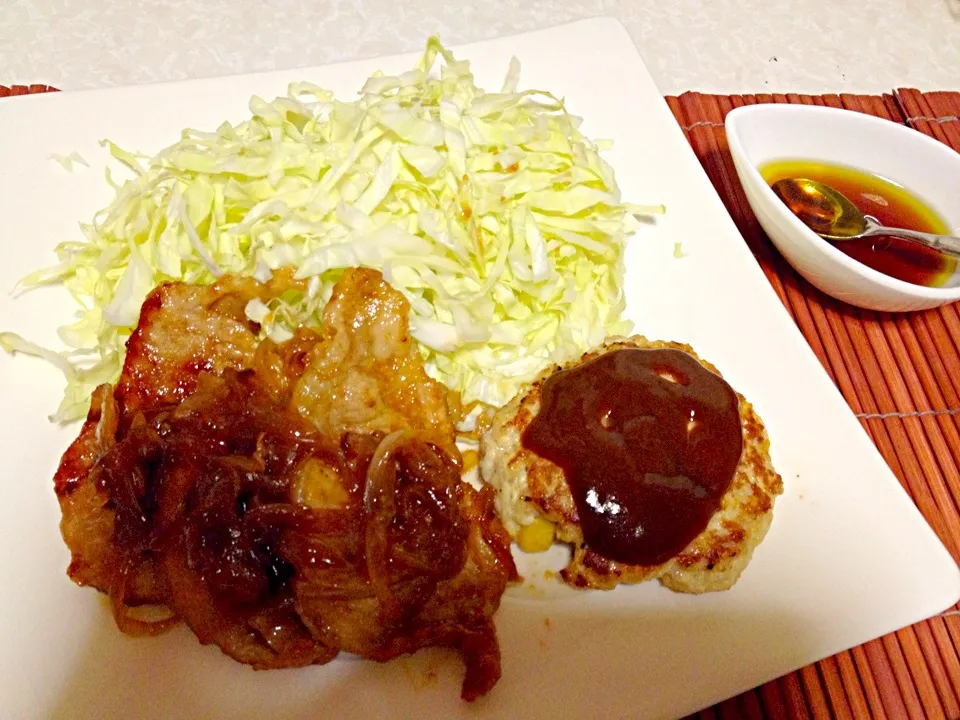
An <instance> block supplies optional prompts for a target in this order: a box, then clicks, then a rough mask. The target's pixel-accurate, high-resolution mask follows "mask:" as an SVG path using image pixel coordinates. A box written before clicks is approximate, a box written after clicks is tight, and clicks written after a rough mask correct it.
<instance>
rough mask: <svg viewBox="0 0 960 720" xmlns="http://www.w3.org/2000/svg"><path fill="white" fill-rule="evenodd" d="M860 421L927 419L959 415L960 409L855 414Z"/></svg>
mask: <svg viewBox="0 0 960 720" xmlns="http://www.w3.org/2000/svg"><path fill="white" fill-rule="evenodd" d="M855 415H856V416H857V417H858V418H860V419H861V420H886V419H887V418H899V419H901V420H902V419H903V418H915V417H928V416H931V415H960V408H948V409H946V410H911V411H908V412H885V413H855Z"/></svg>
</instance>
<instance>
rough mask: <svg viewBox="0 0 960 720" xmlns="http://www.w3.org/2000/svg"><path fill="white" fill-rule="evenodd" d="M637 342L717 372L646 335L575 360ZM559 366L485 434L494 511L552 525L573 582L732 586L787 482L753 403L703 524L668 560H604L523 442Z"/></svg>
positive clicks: (510, 524)
mask: <svg viewBox="0 0 960 720" xmlns="http://www.w3.org/2000/svg"><path fill="white" fill-rule="evenodd" d="M632 347H638V348H673V349H676V350H681V351H683V352H686V353H688V354H689V355H691V356H692V357H693V358H694V359H696V360H697V361H698V362H700V363H701V364H702V365H703V366H704V367H705V368H707V369H708V370H710V371H712V372H715V373H717V374H719V372H718V371H717V370H716V368H715V367H714V366H713V365H711V364H710V363H708V362H706V361H704V360H702V359H700V358H699V357H698V356H697V355H696V353H694V351H693V349H692V348H690V347H689V346H688V345H682V344H680V343H672V342H659V341H650V340H647V339H646V338H643V337H641V336H634V337H631V338H625V339H620V340H611V341H609V342H608V343H607V344H606V345H604V347H603V348H601V349H599V350H597V351H593V352H590V353H587V354H585V355H584V356H583V357H582V358H581V359H580V360H579V361H578V362H585V361H587V360H590V359H592V358H595V357H597V356H598V355H599V354H601V353H604V352H609V351H611V350H616V349H619V348H632ZM555 369H556V368H550V369H549V370H547V371H546V372H545V373H544V374H543V375H542V376H541V377H540V378H539V379H538V380H537V381H536V382H534V383H533V385H532V386H531V387H530V389H529V390H528V391H527V392H526V393H524V394H522V395H520V396H518V397H516V398H515V399H514V400H513V401H511V402H510V403H509V404H508V405H506V406H504V407H503V408H501V409H500V410H499V411H498V412H497V414H496V416H495V417H494V419H493V423H492V426H491V428H490V430H489V431H488V432H487V433H486V434H485V435H484V437H483V439H482V445H481V453H482V460H481V473H482V475H483V478H484V480H486V481H487V482H488V483H490V484H491V485H492V486H493V487H495V488H497V492H498V494H497V509H498V511H499V514H500V517H501V518H502V519H503V521H504V524H505V525H506V527H507V529H508V530H509V531H510V532H511V533H512V534H513V535H515V536H516V535H517V534H518V533H519V532H520V529H521V528H522V527H523V526H526V525H530V524H531V523H533V522H534V521H535V520H537V519H538V518H540V519H545V520H547V521H549V522H550V523H552V524H554V525H555V532H556V538H557V539H558V541H560V542H563V543H567V544H570V545H571V546H572V547H573V556H572V558H571V560H570V563H569V564H568V565H567V567H566V568H564V570H563V571H562V572H561V577H562V578H563V580H564V581H565V582H566V583H568V584H570V585H573V586H575V587H582V588H602V589H611V588H614V587H616V586H617V585H618V584H620V583H638V582H643V581H645V580H653V579H658V580H659V581H660V582H661V583H662V584H663V585H664V586H666V587H668V588H670V589H672V590H676V591H680V592H690V593H701V592H710V591H716V590H726V589H728V588H730V587H732V586H733V585H734V583H736V581H737V580H738V579H739V577H740V574H741V573H742V572H743V570H744V569H745V568H746V566H747V564H748V563H749V562H750V558H751V556H752V555H753V551H754V550H755V549H756V547H757V546H758V545H759V544H760V542H761V541H762V540H763V538H764V536H765V535H766V533H767V530H768V529H769V527H770V522H771V520H772V518H773V503H774V500H775V499H776V497H777V496H778V495H780V494H781V493H782V492H783V482H782V480H781V478H780V475H778V474H777V472H776V470H774V468H773V465H772V463H771V460H770V443H769V440H768V438H767V433H766V429H765V428H764V426H763V423H762V422H761V421H760V418H759V417H758V416H757V414H756V412H755V411H754V409H753V406H752V405H751V404H750V403H749V402H747V400H746V399H745V398H744V397H743V396H739V399H740V422H741V428H742V431H743V453H742V455H741V457H740V463H739V465H738V466H737V468H736V472H735V475H734V477H733V481H732V482H731V484H730V487H729V488H728V489H727V491H726V493H725V494H724V495H723V497H722V499H721V502H720V507H719V509H718V510H717V511H716V512H715V513H714V514H713V516H712V517H711V518H710V520H709V522H708V523H707V526H706V528H705V529H704V530H703V531H702V532H701V533H699V534H698V535H697V536H696V537H695V538H694V539H693V540H692V541H691V542H690V543H689V544H688V545H687V546H686V547H685V548H684V549H683V550H682V551H681V552H680V553H678V554H677V555H675V556H674V557H672V558H671V559H669V560H667V561H666V562H663V563H661V564H659V565H652V566H640V565H628V564H626V563H622V562H615V561H612V560H609V559H607V558H604V557H602V556H601V555H599V554H597V553H596V552H594V551H593V550H592V549H590V548H589V547H588V546H586V545H585V543H584V538H583V532H582V530H581V528H580V518H579V517H578V514H577V508H576V504H575V503H574V500H573V497H572V495H571V493H570V489H569V487H568V485H567V482H566V479H565V477H564V474H563V471H562V470H561V469H560V468H559V467H558V466H557V465H555V464H553V463H552V462H550V461H549V460H546V459H544V458H541V457H539V456H537V455H536V454H534V453H533V452H531V451H530V450H528V449H527V448H525V447H524V446H523V445H522V441H521V436H522V434H523V431H524V430H525V429H526V428H527V427H528V426H529V424H530V422H531V421H532V419H533V418H534V417H535V416H536V414H537V413H538V412H539V410H540V403H541V396H540V392H541V390H540V388H541V384H542V382H543V380H544V379H545V378H546V377H547V376H549V374H550V373H551V372H553V371H554V370H555Z"/></svg>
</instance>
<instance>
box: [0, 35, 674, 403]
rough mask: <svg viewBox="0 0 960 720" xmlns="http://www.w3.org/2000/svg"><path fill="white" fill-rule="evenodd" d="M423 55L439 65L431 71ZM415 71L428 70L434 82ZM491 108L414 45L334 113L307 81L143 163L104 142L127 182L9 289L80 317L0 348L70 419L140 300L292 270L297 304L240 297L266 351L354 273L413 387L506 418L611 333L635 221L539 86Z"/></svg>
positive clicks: (514, 74) (117, 361)
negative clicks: (369, 289)
mask: <svg viewBox="0 0 960 720" xmlns="http://www.w3.org/2000/svg"><path fill="white" fill-rule="evenodd" d="M440 59H442V60H443V61H445V62H443V63H440V62H438V60H440ZM435 65H439V66H440V67H439V68H437V67H435ZM518 79H519V63H517V61H516V60H515V59H514V60H513V61H512V62H511V63H510V67H509V69H508V72H507V77H506V80H505V82H504V85H503V88H502V90H501V91H500V92H496V93H487V92H484V91H483V90H481V89H480V88H478V87H477V86H476V84H475V83H474V79H473V75H472V74H471V72H470V67H469V64H468V63H467V62H466V61H463V60H458V59H456V58H455V57H454V56H453V55H452V54H451V53H450V52H449V51H448V50H447V49H446V48H444V46H443V45H442V44H441V43H440V41H439V40H438V39H437V38H431V39H430V40H429V41H428V42H427V45H426V49H425V52H424V54H423V56H422V57H421V59H420V61H419V62H418V63H417V64H416V66H415V67H414V68H412V69H411V70H409V71H408V72H405V73H403V74H401V75H398V76H387V75H383V74H380V73H377V74H375V75H374V76H373V77H371V78H369V79H368V80H367V82H366V84H365V85H364V87H363V88H362V90H361V91H360V96H359V98H358V99H357V100H355V101H353V102H349V103H345V102H340V101H337V100H335V99H334V97H333V95H332V94H331V93H330V92H328V91H325V90H323V89H320V88H318V87H316V86H314V85H311V84H308V83H294V84H293V85H291V86H290V88H289V92H288V95H287V96H286V97H281V98H278V99H276V100H274V101H273V102H265V101H264V100H262V99H260V98H257V97H254V98H253V99H252V100H251V101H250V111H251V114H252V117H251V118H250V119H248V120H246V121H244V122H241V123H240V124H238V125H231V124H229V123H224V124H223V125H221V126H220V127H219V128H217V129H216V131H214V132H201V131H198V130H185V131H184V132H183V134H182V137H181V139H180V141H179V142H177V143H176V144H174V145H172V146H170V147H168V148H166V149H165V150H163V151H161V152H160V153H159V154H158V155H157V156H156V157H154V158H148V157H146V156H143V155H138V154H135V153H130V152H126V151H124V150H122V149H120V148H118V147H116V146H115V145H113V144H112V143H109V142H107V141H104V143H103V144H104V145H105V146H106V147H107V148H108V149H109V152H110V154H111V155H112V156H113V158H115V159H116V160H117V161H119V162H120V163H122V164H123V165H125V166H126V168H127V169H129V170H130V171H132V173H133V177H132V178H131V179H128V180H126V181H125V182H123V183H122V184H118V183H116V182H114V180H113V178H112V176H111V173H110V171H109V170H108V173H107V180H108V181H109V182H110V183H111V184H112V185H113V186H114V187H115V188H116V196H115V198H114V200H113V202H111V204H110V205H109V206H108V207H106V208H105V209H103V210H101V211H100V212H99V213H97V214H96V216H95V217H94V219H93V222H92V223H91V224H89V225H81V230H82V232H83V236H84V238H85V239H84V240H83V241H71V242H65V243H62V244H61V245H59V246H58V247H57V249H56V252H57V255H58V258H59V263H58V264H57V265H55V266H54V267H52V268H48V269H45V270H41V271H38V272H37V273H34V274H32V275H30V276H28V277H27V278H25V279H24V280H23V281H22V285H23V286H25V287H31V286H37V285H46V284H53V283H62V284H64V285H65V286H66V287H67V288H68V289H69V291H70V292H71V293H72V294H73V296H74V297H75V298H76V299H77V301H78V302H79V303H80V305H81V309H80V310H79V311H78V312H77V318H76V321H75V322H74V323H72V324H70V325H67V326H65V327H63V328H61V329H60V338H61V340H62V341H63V342H64V343H65V344H66V345H67V346H68V347H70V348H72V350H70V351H67V352H63V353H56V354H54V353H51V352H50V351H48V350H44V349H43V348H39V347H37V346H36V345H34V344H32V343H29V342H27V341H25V340H23V339H22V338H19V337H18V336H15V335H13V334H10V333H5V334H3V335H2V336H0V346H2V347H4V348H5V349H6V350H8V351H10V352H23V353H27V354H32V355H37V356H40V357H45V358H46V359H48V360H50V361H52V362H54V363H55V364H57V365H58V366H59V367H60V368H61V369H62V370H64V372H65V374H66V376H67V385H68V387H67V391H66V394H65V398H64V400H63V403H62V404H61V406H60V408H59V410H58V412H57V413H56V415H55V416H54V419H56V420H59V421H68V420H72V419H75V418H77V417H80V416H82V415H83V414H84V413H85V412H86V408H87V404H88V400H89V396H90V393H91V391H92V390H93V388H94V387H95V386H96V384H99V383H101V382H112V381H115V380H116V379H117V377H118V375H119V372H120V369H121V365H122V361H123V357H124V343H125V341H126V339H127V338H128V337H129V336H130V333H131V332H132V330H133V328H134V327H135V325H136V322H137V318H138V315H139V311H140V306H141V304H142V302H143V300H144V298H145V297H146V295H147V294H148V293H149V292H150V290H151V289H152V288H154V287H155V286H156V285H157V284H159V283H161V282H165V281H171V280H183V281H186V282H190V283H209V282H212V281H214V280H215V279H216V278H217V277H219V276H220V275H223V274H225V273H240V274H244V275H250V276H254V277H256V278H258V279H260V280H266V279H268V278H269V277H270V275H271V273H272V272H273V271H274V270H276V269H277V268H280V267H283V266H290V265H292V266H295V267H296V268H297V271H296V275H297V277H298V278H303V279H309V283H308V287H309V290H308V291H307V292H305V293H302V294H290V295H287V296H284V297H283V298H278V299H275V300H272V301H271V302H270V303H268V304H264V303H261V302H259V301H254V302H252V303H250V305H249V306H248V307H247V314H248V315H249V317H250V318H251V319H253V320H255V321H256V322H258V323H261V326H262V328H263V333H264V335H265V336H268V337H270V338H272V339H274V340H276V341H278V342H282V341H283V340H286V339H288V338H289V337H291V336H292V333H293V330H294V329H295V328H296V327H297V326H300V325H317V324H318V323H319V322H320V317H319V314H320V311H321V310H322V308H323V305H324V304H325V302H326V300H327V299H328V298H329V296H330V290H331V287H332V285H333V283H334V282H335V281H336V280H337V279H338V277H339V276H340V274H341V273H342V271H343V269H344V268H347V267H350V266H357V265H360V266H367V267H373V268H377V269H380V270H382V271H383V273H384V276H385V278H386V279H387V281H388V282H390V283H391V284H392V285H393V286H394V287H396V288H397V289H398V290H400V291H401V292H402V293H403V294H404V295H405V296H406V297H407V299H408V300H409V301H410V304H411V316H410V321H411V331H412V334H413V336H414V337H415V338H416V339H417V340H418V341H419V343H420V349H421V352H422V354H423V357H424V360H425V362H426V366H427V370H428V372H429V373H430V374H431V375H432V376H433V377H435V378H437V379H439V380H441V381H442V382H444V383H445V384H446V385H448V386H449V387H451V388H454V389H456V390H459V391H460V392H461V394H462V397H463V402H465V403H470V402H472V401H474V400H479V401H482V402H484V403H487V404H490V405H501V404H503V403H505V402H506V401H508V400H509V399H510V398H511V397H512V396H513V395H514V394H515V392H516V391H517V390H518V388H519V387H520V386H521V384H522V383H524V382H527V381H529V380H531V379H532V378H533V377H534V376H535V375H536V374H537V373H538V372H539V371H540V370H542V368H543V367H545V366H546V365H547V364H549V363H551V362H558V361H561V360H565V359H568V358H570V357H571V356H573V355H575V354H577V353H579V352H582V351H584V350H586V349H587V348H589V347H591V346H594V345H597V344H599V343H600V342H601V341H602V340H603V339H604V337H605V336H607V335H608V334H626V333H628V332H629V330H630V325H629V323H627V322H626V321H624V320H622V319H621V314H622V311H623V309H624V295H623V291H622V279H623V250H624V245H625V242H626V238H627V236H628V235H629V234H630V233H632V232H633V230H634V229H635V228H636V220H635V218H634V215H635V214H649V213H655V212H662V210H663V208H662V206H661V207H641V206H635V205H631V204H629V203H625V202H622V201H621V198H620V192H619V190H618V188H617V185H616V182H615V179H614V173H613V170H612V169H611V167H610V166H609V165H608V164H607V163H606V162H605V161H604V160H603V159H602V158H601V157H600V155H599V148H600V147H604V145H602V144H600V143H594V142H591V141H590V140H589V139H588V138H586V137H585V136H583V135H582V134H581V133H580V131H579V130H578V127H579V125H580V119H579V118H577V117H574V116H572V115H569V114H568V113H567V112H566V109H565V108H564V104H563V102H562V100H560V99H558V98H557V97H555V96H554V95H552V94H550V93H549V92H546V91H542V90H525V91H522V92H521V91H518V90H517V83H518Z"/></svg>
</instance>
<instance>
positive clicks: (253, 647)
mask: <svg viewBox="0 0 960 720" xmlns="http://www.w3.org/2000/svg"><path fill="white" fill-rule="evenodd" d="M295 284H296V283H295V281H293V280H291V278H290V276H289V275H286V274H283V273H278V274H277V275H276V276H275V277H274V279H273V280H271V281H270V283H267V284H260V283H258V282H256V281H254V280H251V279H241V278H236V277H226V278H223V279H221V280H220V281H219V282H217V283H216V284H214V285H211V286H206V287H197V286H190V285H185V284H180V283H175V284H169V285H164V286H161V287H160V288H158V289H157V290H155V291H154V292H153V293H152V294H151V295H150V296H149V297H148V298H147V300H146V302H145V303H144V305H143V309H142V311H141V315H140V321H139V325H138V326H137V329H136V331H135V332H134V334H133V335H132V337H131V338H130V341H129V344H128V355H127V357H126V361H125V364H124V368H123V372H122V375H121V377H120V379H119V382H118V383H117V385H116V387H111V386H108V385H104V386H101V387H100V388H98V389H97V391H96V392H95V394H94V397H93V402H92V406H91V410H90V413H89V416H88V418H87V421H86V423H85V424H84V426H83V428H82V430H81V431H80V435H79V437H78V438H77V439H76V440H75V441H74V443H73V444H72V445H71V446H70V448H69V449H68V450H67V452H66V453H65V455H64V457H63V459H62V461H61V464H60V467H59V469H58V471H57V474H56V478H55V486H56V492H57V495H58V498H59V501H60V506H61V509H62V513H63V519H62V523H61V529H62V532H63V536H64V539H65V541H66V543H67V545H68V546H69V548H70V550H71V552H72V562H71V564H70V568H69V575H70V577H71V578H72V579H73V580H74V581H75V582H77V583H78V584H80V585H91V586H93V587H96V588H97V589H99V590H101V591H103V592H105V593H107V594H109V596H110V599H111V601H112V605H113V610H114V615H115V618H116V621H117V624H118V626H119V627H120V629H121V630H123V631H124V632H127V633H131V634H154V633H157V632H161V631H163V630H165V629H167V628H168V627H170V626H171V625H172V624H174V623H176V622H179V621H183V622H185V623H186V624H187V625H188V626H189V627H190V628H191V629H192V630H193V631H194V632H195V633H196V635H197V637H198V638H199V639H200V641H201V642H202V643H214V644H216V645H218V646H219V647H220V648H221V649H222V650H223V651H224V652H225V653H226V654H227V655H229V656H231V657H233V658H235V659H236V660H239V661H240V662H244V663H249V664H250V665H253V666H254V667H256V668H259V669H266V668H280V667H294V666H302V665H309V664H322V663H326V662H328V661H330V660H331V659H333V658H334V657H335V656H336V655H337V654H338V652H340V651H341V650H342V651H346V652H349V653H355V654H357V655H361V656H363V657H366V658H370V659H373V660H378V661H385V660H389V659H391V658H394V657H396V656H398V655H400V654H402V653H409V652H413V651H416V650H417V649H419V648H422V647H426V646H432V645H438V646H447V647H453V648H457V649H459V651H460V652H461V654H462V656H463V658H464V661H465V663H466V668H467V670H466V677H465V680H464V684H463V691H462V695H463V697H464V698H465V699H467V700H471V699H473V698H475V697H478V696H480V695H483V694H484V693H486V692H487V691H488V690H489V689H490V688H491V687H492V686H493V685H494V683H496V681H497V679H498V678H499V676H500V656H499V649H498V646H497V639H496V634H495V630H494V626H493V620H492V618H493V614H494V613H495V612H496V610H497V608H498V606H499V603H500V598H501V596H502V594H503V591H504V589H505V587H506V585H507V583H508V582H511V581H512V580H515V579H516V569H515V567H514V564H513V560H512V558H511V556H510V551H509V543H510V540H509V537H508V535H507V534H506V532H505V530H504V529H503V526H502V525H501V523H500V520H499V519H498V518H497V517H496V515H495V512H494V507H493V494H492V490H491V489H490V488H484V489H483V490H481V491H477V490H475V489H474V488H473V487H471V486H470V485H469V484H467V483H464V482H462V481H461V479H460V470H461V465H462V460H461V457H460V453H459V451H458V450H457V447H456V445H455V442H454V426H453V424H452V422H451V420H450V418H449V416H448V414H447V406H446V399H445V397H446V391H445V389H444V388H443V387H442V386H441V385H440V384H439V383H437V382H435V381H433V380H431V379H430V378H429V377H428V376H427V375H426V373H425V371H424V368H423V363H422V361H421V359H420V355H419V353H418V352H417V350H416V349H415V347H414V344H413V341H412V340H411V338H410V335H409V332H408V327H407V315H408V309H409V308H408V305H407V301H406V300H405V299H404V298H403V297H402V296H401V295H400V294H399V293H398V292H396V291H395V290H393V289H392V288H390V287H389V286H388V285H387V284H386V283H385V282H384V281H383V279H382V278H381V276H380V274H379V273H378V272H375V271H372V270H355V269H351V270H347V271H346V272H345V274H344V275H343V277H342V279H341V280H340V281H339V282H338V283H337V285H336V287H335V288H334V292H333V296H332V298H331V300H330V302H329V304H328V305H327V307H326V309H325V311H324V317H323V320H324V323H323V326H322V329H321V330H320V331H318V332H315V331H312V330H307V329H300V330H298V331H297V333H296V335H295V337H294V338H293V339H292V340H290V341H288V342H286V343H283V344H279V345H278V344H275V343H273V342H271V341H269V340H265V341H263V342H261V343H258V342H257V340H256V331H257V330H258V328H257V327H256V326H255V325H254V324H252V323H251V322H250V321H249V320H247V318H246V317H245V315H244V307H245V306H246V304H247V302H248V301H249V300H251V299H253V298H258V299H260V300H261V301H267V300H269V299H270V298H271V297H276V296H277V295H278V294H279V293H282V292H284V291H285V290H287V289H289V288H290V287H292V286H293V285H295ZM145 604H147V605H160V606H165V607H166V608H167V609H168V611H169V613H168V616H167V617H164V618H161V619H156V618H154V619H152V620H151V621H149V622H148V621H145V620H144V619H143V618H142V617H141V615H140V613H139V611H138V608H137V606H140V605H145Z"/></svg>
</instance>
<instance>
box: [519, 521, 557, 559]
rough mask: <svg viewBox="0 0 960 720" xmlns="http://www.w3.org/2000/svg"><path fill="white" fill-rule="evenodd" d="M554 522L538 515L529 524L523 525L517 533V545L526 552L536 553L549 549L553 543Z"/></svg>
mask: <svg viewBox="0 0 960 720" xmlns="http://www.w3.org/2000/svg"><path fill="white" fill-rule="evenodd" d="M554 530H555V527H554V524H553V523H552V522H550V521H549V520H544V519H543V518H540V517H538V518H537V519H536V520H534V521H533V522H532V523H530V524H529V525H524V526H523V527H522V528H520V532H519V533H517V545H519V546H520V549H521V550H523V551H524V552H528V553H538V552H544V551H545V550H549V549H550V546H551V545H553V535H554Z"/></svg>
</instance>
